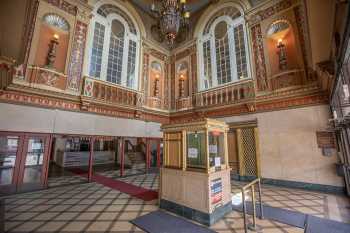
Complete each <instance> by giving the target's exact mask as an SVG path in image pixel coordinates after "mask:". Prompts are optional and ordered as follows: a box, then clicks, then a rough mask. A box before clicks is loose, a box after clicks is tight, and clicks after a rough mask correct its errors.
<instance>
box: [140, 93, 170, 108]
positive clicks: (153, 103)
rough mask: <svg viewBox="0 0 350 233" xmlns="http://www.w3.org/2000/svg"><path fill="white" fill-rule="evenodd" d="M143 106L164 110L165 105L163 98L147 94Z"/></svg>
mask: <svg viewBox="0 0 350 233" xmlns="http://www.w3.org/2000/svg"><path fill="white" fill-rule="evenodd" d="M145 106H147V107H149V108H153V109H162V110H166V109H167V106H166V103H165V100H164V98H160V97H154V96H147V97H146V99H145Z"/></svg>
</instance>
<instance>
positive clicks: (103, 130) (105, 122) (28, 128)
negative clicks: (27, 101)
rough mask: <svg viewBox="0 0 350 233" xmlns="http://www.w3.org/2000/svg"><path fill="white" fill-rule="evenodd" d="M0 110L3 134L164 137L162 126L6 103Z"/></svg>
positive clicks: (0, 105) (0, 127) (0, 126)
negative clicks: (12, 132) (15, 132)
mask: <svg viewBox="0 0 350 233" xmlns="http://www.w3.org/2000/svg"><path fill="white" fill-rule="evenodd" d="M0 109H1V114H0V131H21V132H23V131H24V132H37V133H59V134H82V135H105V136H125V137H162V134H161V132H160V124H159V123H153V122H144V121H140V120H131V119H122V118H115V117H107V116H101V115H96V114H90V113H81V112H69V111H62V110H58V109H44V108H37V107H30V106H20V105H14V104H5V103H0Z"/></svg>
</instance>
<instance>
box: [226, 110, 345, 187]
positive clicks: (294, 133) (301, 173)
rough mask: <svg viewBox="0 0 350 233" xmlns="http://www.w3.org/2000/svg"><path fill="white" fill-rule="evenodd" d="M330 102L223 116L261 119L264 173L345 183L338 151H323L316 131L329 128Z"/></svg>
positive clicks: (262, 165) (305, 179)
mask: <svg viewBox="0 0 350 233" xmlns="http://www.w3.org/2000/svg"><path fill="white" fill-rule="evenodd" d="M329 118H330V113H329V107H328V106H327V105H322V106H312V107H305V108H297V109H289V110H282V111H274V112H265V113H258V114H251V115H245V116H238V117H226V118H221V120H224V121H225V122H227V123H229V122H240V121H247V120H257V122H258V130H259V141H260V154H261V157H260V163H261V175H262V177H264V178H271V179H279V180H288V181H300V182H307V183H314V184H325V185H334V186H344V184H343V179H342V177H339V176H337V174H336V167H335V163H336V162H337V161H338V158H337V156H336V155H335V154H334V155H332V156H330V157H326V156H324V155H322V150H321V149H320V148H318V146H317V141H316V131H319V130H325V129H326V127H327V123H328V119H329Z"/></svg>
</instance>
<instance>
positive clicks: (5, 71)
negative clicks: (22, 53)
mask: <svg viewBox="0 0 350 233" xmlns="http://www.w3.org/2000/svg"><path fill="white" fill-rule="evenodd" d="M13 63H14V62H13V61H11V60H10V59H7V58H3V57H0V90H3V89H5V88H6V87H7V86H8V85H9V84H10V83H11V82H12V76H13V74H14V64H13Z"/></svg>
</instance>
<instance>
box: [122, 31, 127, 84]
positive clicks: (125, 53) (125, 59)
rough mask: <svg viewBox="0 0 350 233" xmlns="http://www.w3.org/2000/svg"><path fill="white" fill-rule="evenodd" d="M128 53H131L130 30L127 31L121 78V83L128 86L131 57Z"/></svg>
mask: <svg viewBox="0 0 350 233" xmlns="http://www.w3.org/2000/svg"><path fill="white" fill-rule="evenodd" d="M128 54H129V32H126V34H125V37H124V48H123V63H122V64H123V65H122V80H121V85H122V86H124V87H127V74H128V57H129V55H128Z"/></svg>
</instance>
